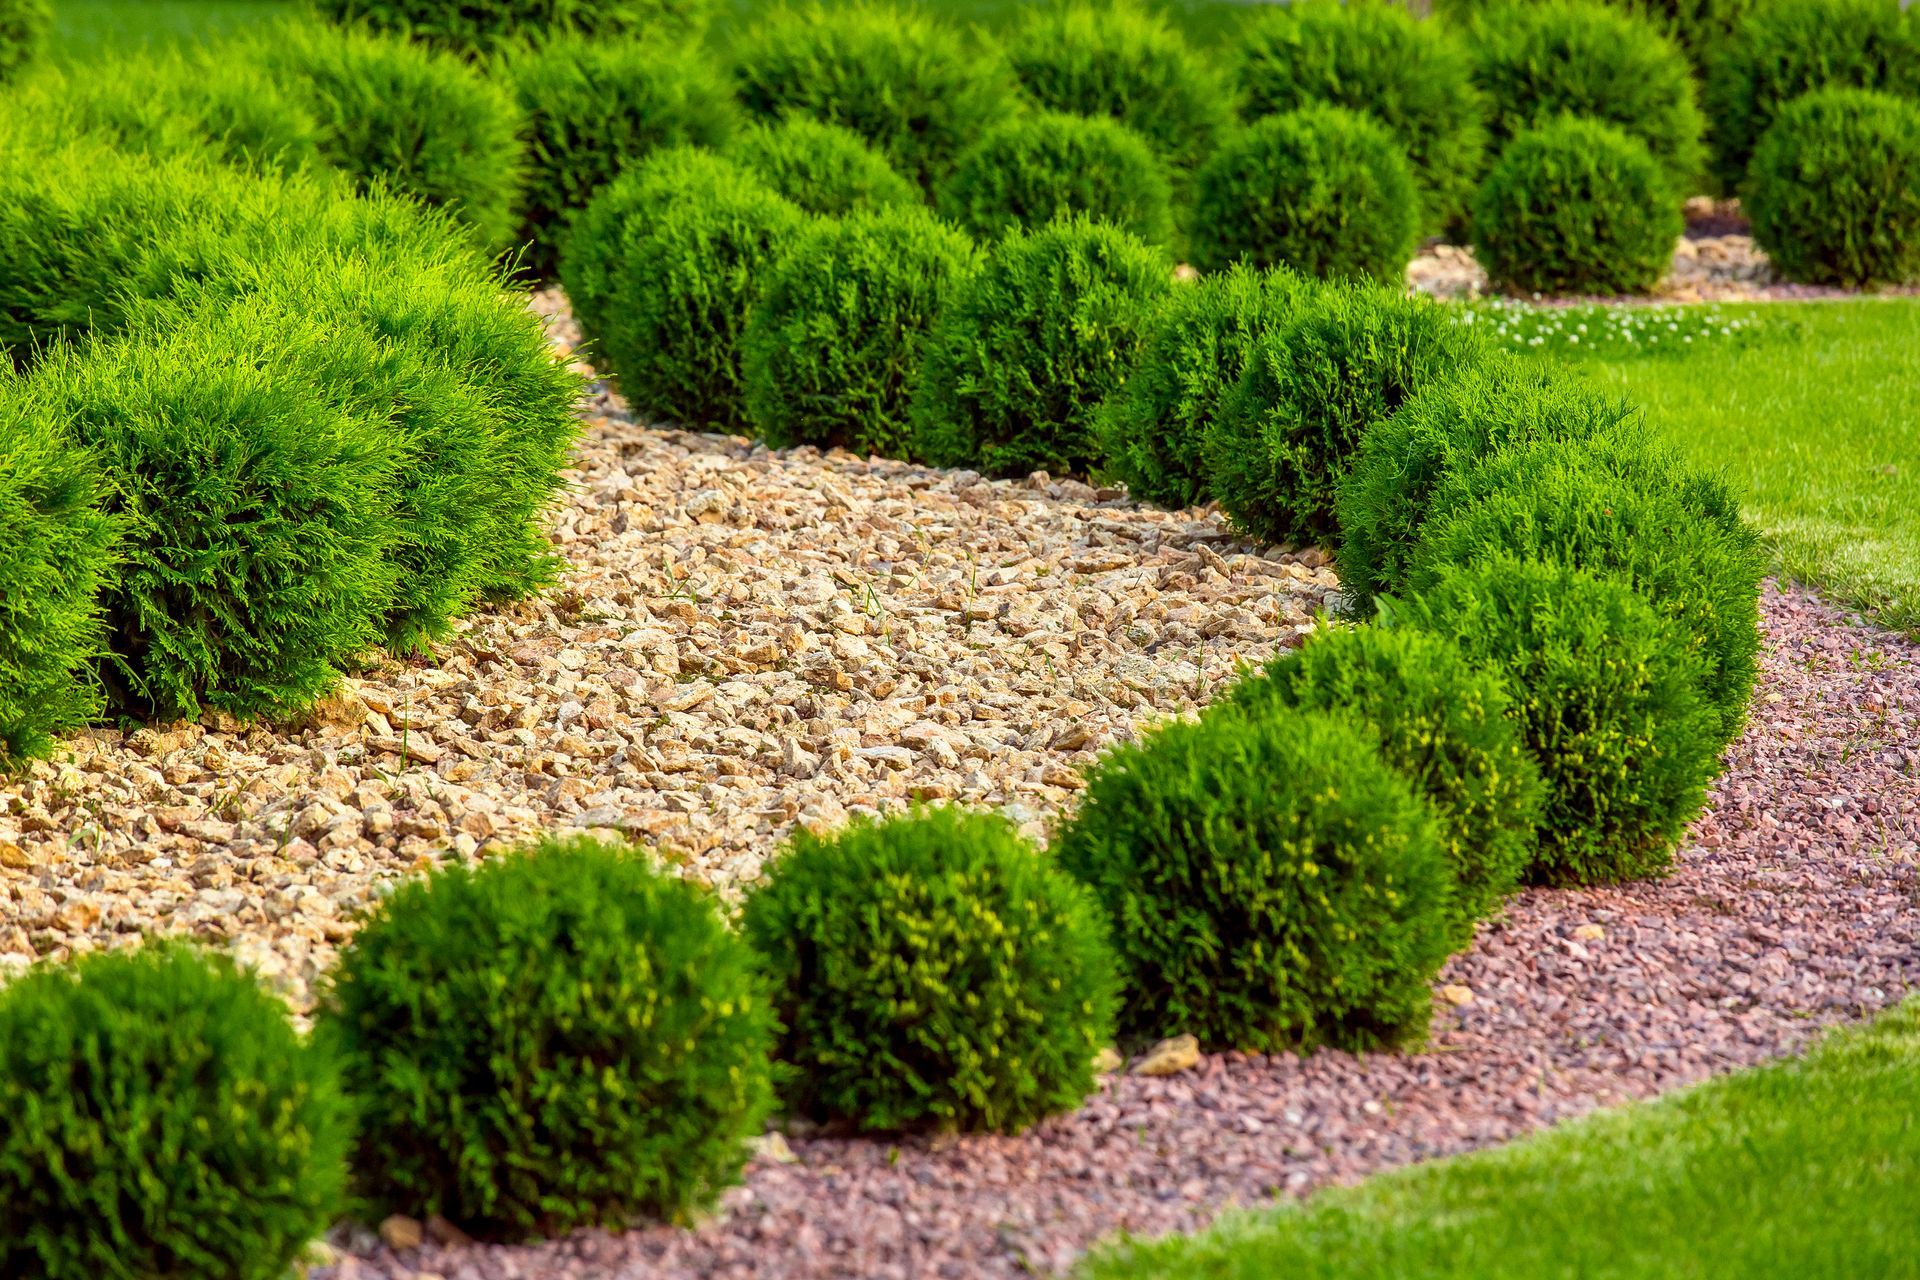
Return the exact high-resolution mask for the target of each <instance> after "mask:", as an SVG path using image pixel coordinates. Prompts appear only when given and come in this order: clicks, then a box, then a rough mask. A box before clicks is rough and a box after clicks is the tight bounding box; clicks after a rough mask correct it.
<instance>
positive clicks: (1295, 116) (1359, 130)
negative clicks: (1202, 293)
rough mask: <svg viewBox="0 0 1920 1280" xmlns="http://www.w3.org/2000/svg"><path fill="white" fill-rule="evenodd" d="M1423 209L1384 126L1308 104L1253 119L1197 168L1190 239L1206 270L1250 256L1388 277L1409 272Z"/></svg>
mask: <svg viewBox="0 0 1920 1280" xmlns="http://www.w3.org/2000/svg"><path fill="white" fill-rule="evenodd" d="M1420 217H1421V215H1420V198H1419V193H1418V191H1417V189H1416V188H1415V186H1414V182H1413V171H1412V169H1410V168H1409V167H1408V165H1407V157H1406V152H1405V150H1404V149H1403V148H1402V147H1401V146H1400V144H1399V143H1397V142H1395V141H1394V140H1393V137H1392V135H1390V134H1389V133H1388V132H1387V130H1386V128H1385V126H1383V125H1381V124H1380V123H1379V122H1378V121H1376V120H1374V119H1373V118H1372V117H1370V116H1363V115H1360V114H1359V113H1357V112H1353V111H1348V110H1345V109H1344V108H1341V107H1307V108H1304V109H1302V110H1300V111H1294V112H1289V113H1288V114H1286V115H1283V116H1268V117H1266V118H1265V119H1263V120H1260V121H1257V122H1255V123H1254V124H1252V125H1250V126H1248V127H1247V128H1246V129H1244V130H1242V131H1241V132H1240V133H1239V134H1237V135H1235V136H1234V137H1232V138H1230V139H1228V140H1227V141H1226V142H1225V143H1223V144H1222V145H1221V147H1220V149H1219V150H1218V151H1217V152H1215V153H1214V156H1213V158H1212V159H1211V160H1209V161H1207V163H1206V164H1205V165H1204V166H1202V167H1201V169H1200V172H1199V174H1198V175H1197V176H1196V177H1195V179H1194V194H1193V213H1192V219H1191V226H1190V228H1189V230H1188V240H1189V242H1190V249H1191V256H1192V258H1193V263H1194V265H1195V266H1197V267H1199V268H1201V269H1202V270H1208V271H1211V270H1217V269H1218V268H1221V267H1225V266H1227V265H1229V264H1231V263H1235V262H1245V263H1248V264H1250V265H1252V266H1259V267H1267V266H1281V265H1284V266H1289V267H1292V268H1294V269H1295V270H1296V271H1300V272H1302V273H1303V274H1306V275H1310V276H1322V277H1335V276H1361V277H1365V278H1368V279H1374V280H1380V281H1390V280H1399V279H1400V278H1401V277H1402V276H1404V275H1405V274H1406V270H1407V262H1408V261H1409V260H1410V259H1411V258H1412V257H1413V249H1414V243H1415V241H1416V240H1417V239H1418V237H1419V231H1420Z"/></svg>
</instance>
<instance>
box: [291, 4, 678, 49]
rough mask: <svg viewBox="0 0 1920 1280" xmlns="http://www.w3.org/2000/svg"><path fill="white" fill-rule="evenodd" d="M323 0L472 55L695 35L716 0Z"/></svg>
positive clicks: (351, 18)
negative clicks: (560, 42) (568, 39)
mask: <svg viewBox="0 0 1920 1280" xmlns="http://www.w3.org/2000/svg"><path fill="white" fill-rule="evenodd" d="M316 5H317V7H318V9H319V11H320V12H321V13H324V14H326V15H327V16H328V17H330V18H332V19H334V20H335V21H336V22H341V23H346V24H350V25H352V24H359V25H365V26H368V27H371V28H373V29H374V30H377V31H386V32H391V33H394V34H396V35H401V36H405V37H408V38H410V39H413V40H417V41H419V42H421V43H423V44H428V45H433V46H436V47H438V48H442V49H449V50H452V51H454V52H456V53H459V54H462V55H465V56H468V57H474V56H480V55H485V54H491V53H497V52H499V51H501V50H502V49H505V48H508V47H510V46H512V45H515V44H519V43H536V44H537V43H541V42H543V41H547V40H552V39H555V38H557V37H562V36H568V35H576V34H577V35H587V36H592V37H595V38H596V39H602V40H606V41H607V42H609V43H612V42H614V41H616V40H617V39H619V38H620V37H624V36H632V35H658V36H664V37H669V38H672V39H676V40H683V41H684V40H691V39H694V38H697V37H698V36H699V35H700V34H701V33H702V32H704V31H705V30H706V27H707V23H708V21H709V20H710V19H711V17H712V11H713V7H714V5H713V0H459V3H457V4H450V3H448V2H447V0H316Z"/></svg>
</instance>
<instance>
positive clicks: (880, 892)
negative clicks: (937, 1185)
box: [741, 808, 1117, 1132]
mask: <svg viewBox="0 0 1920 1280" xmlns="http://www.w3.org/2000/svg"><path fill="white" fill-rule="evenodd" d="M769 876H770V878H769V880H768V881H767V883H765V884H764V885H762V886H761V887H760V888H759V889H757V890H755V891H754V893H753V894H752V895H751V896H750V897H749V898H748V899H747V905H746V911H745V915H744V916H743V919H742V923H741V927H742V931H743V932H744V934H745V936H746V938H747V940H748V941H749V942H750V943H752V944H753V947H754V949H755V950H756V951H758V952H759V954H760V956H761V957H762V959H763V961H764V964H765V968H766V970H767V972H768V974H769V975H770V977H771V979H772V982H773V986H774V992H775V994H774V1009H775V1011H776V1013H777V1014H778V1016H779V1019H780V1023H781V1025H782V1026H784V1027H785V1028H786V1033H785V1035H784V1037H783V1038H782V1042H781V1047H780V1051H779V1057H780V1059H781V1060H782V1061H783V1062H785V1063H787V1064H789V1065H790V1066H791V1068H792V1071H791V1073H790V1075H789V1078H788V1081H787V1085H786V1090H785V1091H786V1095H787V1101H788V1103H789V1105H790V1106H791V1107H792V1108H793V1110H794V1111H796V1112H798V1113H799V1114H802V1115H807V1116H811V1117H814V1118H815V1119H819V1120H841V1119H844V1120H850V1121H852V1122H853V1123H854V1124H856V1125H858V1126H860V1127H861V1128H863V1129H879V1130H894V1129H926V1128H932V1129H993V1130H1000V1131H1004V1132H1018V1131H1019V1130H1021V1129H1024V1128H1026V1127H1027V1126H1028V1125H1030V1124H1032V1123H1033V1122H1034V1121H1036V1120H1039V1119H1042V1118H1043V1117H1045V1116H1048V1115H1050V1114H1052V1113H1054V1112H1056V1111H1070V1110H1072V1109H1073V1108H1075V1107H1077V1106H1079V1105H1080V1103H1081V1102H1082V1101H1084V1100H1085V1098H1086V1096H1087V1095H1088V1094H1089V1093H1091V1092H1093V1088H1094V1078H1093V1059H1094V1055H1095V1054H1096V1053H1098V1052H1099V1051H1100V1050H1101V1049H1102V1048H1104V1047H1106V1046H1107V1045H1108V1044H1110V1043H1111V1042H1112V1038H1113V1025H1114V1013H1115V1005H1116V1003H1117V1001H1116V980H1115V975H1114V958H1113V952H1112V950H1111V948H1109V946H1108V945H1107V937H1106V923H1105V921H1104V920H1103V919H1102V918H1101V916H1100V913H1099V910H1098V908H1097V907H1096V905H1095V903H1094V902H1093V899H1092V897H1091V896H1090V895H1089V894H1088V893H1087V892H1086V890H1085V889H1083V888H1082V887H1081V886H1080V885H1078V884H1076V883H1074V882H1073V881H1072V880H1071V879H1070V878H1068V877H1067V876H1066V875H1065V874H1063V873H1062V872H1060V871H1059V870H1058V869H1056V868H1055V867H1054V866H1053V865H1052V863H1051V861H1050V860H1049V859H1048V858H1047V857H1046V856H1045V855H1043V854H1042V853H1041V852H1040V851H1039V850H1038V849H1035V848H1034V847H1033V846H1032V845H1030V844H1028V843H1027V841H1025V840H1024V839H1022V838H1021V837H1020V836H1019V835H1018V834H1017V833H1016V832H1015V831H1014V829H1013V827H1012V825H1011V824H1010V823H1008V822H1007V820H1006V819H1004V818H1002V817H1000V816H999V815H997V814H983V813H966V812H964V811H962V810H958V809H950V808H941V809H928V810H924V811H922V812H919V813H915V814H913V815H910V816H908V817H904V818H897V819H894V820H892V821H889V822H884V823H865V822H862V823H856V824H855V825H853V826H851V827H849V828H847V829H846V830H845V831H842V832H840V833H838V834H836V835H834V836H832V837H830V838H822V837H818V836H814V835H811V834H809V833H808V832H807V831H805V830H801V831H799V832H797V833H796V834H795V836H794V839H793V845H792V847H791V849H790V850H789V851H788V852H787V853H786V854H785V855H784V856H783V857H781V858H780V859H779V860H778V861H776V862H775V863H774V864H773V866H772V868H771V869H770V872H769Z"/></svg>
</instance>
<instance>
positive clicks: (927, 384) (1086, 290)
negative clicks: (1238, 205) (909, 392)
mask: <svg viewBox="0 0 1920 1280" xmlns="http://www.w3.org/2000/svg"><path fill="white" fill-rule="evenodd" d="M1171 288H1172V271H1171V269H1170V267H1169V265H1168V263H1167V261H1166V259H1165V257H1164V256H1162V255H1161V254H1160V252H1159V251H1157V250H1155V249H1153V248H1151V247H1149V246H1148V245H1146V244H1144V243H1142V242H1141V241H1140V240H1138V239H1136V238H1135V237H1133V236H1130V235H1128V234H1127V233H1126V232H1124V231H1121V230H1119V229H1117V228H1115V227H1109V226H1103V225H1101V224H1099V223H1095V222H1088V221H1086V220H1084V219H1062V220H1060V221H1057V222H1052V223H1049V224H1048V225H1046V226H1045V227H1042V228H1040V229H1039V230H1038V231H1034V232H1021V231H1014V232H1011V233H1010V234H1009V235H1008V236H1007V237H1006V238H1005V239H1004V240H1002V241H1001V242H1000V243H999V244H998V245H997V246H995V248H994V250H993V252H992V253H991V254H989V255H988V258H987V262H986V265H985V266H984V267H983V268H982V269H981V270H980V271H978V272H976V273H974V275H973V276H971V277H970V278H969V279H968V280H967V282H966V283H965V285H964V286H962V287H961V288H960V289H959V290H958V291H957V292H956V293H955V294H954V296H953V298H952V300H951V301H950V302H949V303H948V305H947V307H946V309H945V311H944V312H943V313H942V315H941V317H940V320H939V323H938V324H936V325H935V326H934V331H933V336H932V339H931V341H930V342H929V343H928V345H927V347H926V351H925V356H924V359H923V361H922V364H921V370H920V382H919V386H918V387H917V388H916V390H915V392H914V399H913V422H914V433H915V439H916V442H917V446H918V448H919V450H920V451H921V453H922V454H923V455H924V456H925V457H926V458H927V459H928V460H929V461H932V462H933V463H935V464H936V465H939V466H956V467H975V468H978V469H979V470H981V471H984V472H987V473H989V474H992V475H1001V476H1013V475H1026V474H1027V473H1029V472H1032V471H1050V472H1084V471H1086V470H1087V468H1088V467H1089V466H1091V465H1092V464H1094V463H1095V462H1097V461H1098V459H1099V453H1098V443H1097V441H1096V440H1095V438H1094V434H1093V419H1094V415H1095V414H1096V412H1097V411H1098V406H1099V404H1100V402H1101V401H1102V400H1103V399H1104V398H1105V397H1106V396H1107V395H1109V394H1110V393H1112V392H1113V391H1114V390H1115V389H1117V388H1118V387H1119V386H1120V384H1121V383H1122V382H1123V381H1124V380H1125V378H1126V376H1127V372H1128V370H1130V369H1131V368H1132V367H1133V363H1134V359H1135V356H1136V355H1137V353H1138V352H1139V350H1140V347H1141V345H1142V343H1143V342H1144V341H1145V340H1146V336H1147V334H1148V333H1149V331H1150V330H1151V328H1152V325H1153V321H1154V317H1155V315H1156V314H1157V313H1158V311H1159V308H1160V307H1161V306H1162V305H1163V303H1164V302H1165V300H1166V298H1167V295H1168V292H1169V290H1170V289H1171Z"/></svg>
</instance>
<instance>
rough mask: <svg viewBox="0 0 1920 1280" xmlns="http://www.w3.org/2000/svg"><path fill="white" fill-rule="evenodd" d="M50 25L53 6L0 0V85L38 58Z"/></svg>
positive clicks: (34, 1) (42, 1)
mask: <svg viewBox="0 0 1920 1280" xmlns="http://www.w3.org/2000/svg"><path fill="white" fill-rule="evenodd" d="M52 25H53V6H52V5H51V4H49V3H48V2H47V0H0V84H4V83H6V82H7V81H9V80H11V79H13V78H14V77H15V76H16V75H18V74H19V71H20V68H21V67H23V66H25V65H26V64H27V63H29V62H32V61H33V60H34V59H35V58H36V57H37V56H38V55H39V53H40V46H41V45H42V44H43V43H44V42H45V41H46V38H47V28H48V27H50V26H52Z"/></svg>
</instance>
